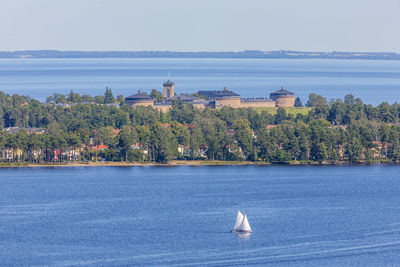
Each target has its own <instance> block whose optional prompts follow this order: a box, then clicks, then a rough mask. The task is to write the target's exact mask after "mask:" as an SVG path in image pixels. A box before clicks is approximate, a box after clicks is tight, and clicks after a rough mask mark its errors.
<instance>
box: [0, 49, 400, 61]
mask: <svg viewBox="0 0 400 267" xmlns="http://www.w3.org/2000/svg"><path fill="white" fill-rule="evenodd" d="M1 58H3V59H7V58H8V59H12V58H14V59H31V58H64V59H67V58H99V59H100V58H224V59H229V58H231V59H235V58H236V59H246V58H249V59H367V60H400V53H396V52H336V51H333V52H308V51H287V50H278V51H260V50H245V51H238V52H205V51H200V52H179V51H59V50H23V51H0V59H1Z"/></svg>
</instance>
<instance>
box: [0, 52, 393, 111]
mask: <svg viewBox="0 0 400 267" xmlns="http://www.w3.org/2000/svg"><path fill="white" fill-rule="evenodd" d="M168 71H169V72H170V74H171V79H172V80H173V81H174V82H175V83H176V91H177V92H178V93H184V92H186V93H194V92H197V91H198V90H222V88H223V87H224V86H227V87H228V88H229V89H231V90H234V91H235V92H237V93H239V94H240V95H242V96H244V97H265V96H268V97H269V93H271V92H272V91H275V90H278V89H279V88H280V87H281V86H284V87H286V88H287V89H289V90H291V91H293V92H295V93H296V95H297V96H299V97H300V98H301V99H302V100H303V102H306V101H307V99H308V94H309V93H317V94H321V95H323V96H325V97H327V98H328V100H329V99H331V98H333V99H337V98H343V97H344V96H345V95H346V94H349V93H351V94H354V95H355V96H357V97H360V98H361V99H362V100H363V101H364V102H365V103H369V104H373V105H378V104H380V103H381V102H383V101H388V102H390V103H393V102H395V101H397V102H400V61H390V60H386V61H385V60H329V59H303V60H302V59H191V58H187V59H173V58H167V59H159V58H144V59H137V58H130V59H0V91H5V92H7V93H10V94H14V93H18V94H24V95H30V96H32V97H34V98H38V99H40V100H44V99H45V98H46V96H49V95H52V94H53V93H64V94H65V93H69V92H70V90H74V91H75V92H78V93H81V94H83V93H85V94H91V95H97V94H104V91H105V87H106V86H108V87H111V88H112V89H113V92H114V94H115V95H117V94H123V95H125V96H127V95H131V94H133V93H136V92H137V90H138V89H140V90H144V91H147V92H150V91H151V89H152V88H156V89H158V90H161V89H162V83H163V82H164V81H165V80H166V79H167V76H168Z"/></svg>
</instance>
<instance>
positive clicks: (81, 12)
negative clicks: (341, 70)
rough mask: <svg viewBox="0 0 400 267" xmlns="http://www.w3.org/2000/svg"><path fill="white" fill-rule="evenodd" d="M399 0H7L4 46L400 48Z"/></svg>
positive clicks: (2, 17)
mask: <svg viewBox="0 0 400 267" xmlns="http://www.w3.org/2000/svg"><path fill="white" fill-rule="evenodd" d="M398 14H400V0H383V1H379V2H378V1H373V0H365V1H361V0H353V1H345V0H337V1H318V0H305V1H294V0H282V1H279V2H278V1H262V0H251V1H240V0H220V1H211V0H204V1H201V2H199V1H184V0H169V1H162V0H148V1H128V0H114V1H111V0H86V1H78V0H69V1H66V0H60V1H52V0H36V1H30V0H3V1H1V2H0V25H3V26H0V36H1V37H2V42H1V43H0V51H21V50H61V51H182V52H202V51H213V52H214V51H215V52H227V51H235V52H236V51H244V50H262V51H277V50H292V51H307V52H331V51H343V52H397V53H398V52H400V35H399V34H398V25H400V16H398Z"/></svg>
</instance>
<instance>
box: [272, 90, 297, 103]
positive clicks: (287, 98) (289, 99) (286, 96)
mask: <svg viewBox="0 0 400 267" xmlns="http://www.w3.org/2000/svg"><path fill="white" fill-rule="evenodd" d="M270 98H271V99H272V100H274V101H275V106H276V107H284V108H287V107H289V108H290V107H294V93H292V92H289V91H288V90H285V89H284V88H283V87H281V90H278V91H275V92H272V93H271V94H270Z"/></svg>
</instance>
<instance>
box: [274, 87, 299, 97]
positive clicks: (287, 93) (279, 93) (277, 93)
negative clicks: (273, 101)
mask: <svg viewBox="0 0 400 267" xmlns="http://www.w3.org/2000/svg"><path fill="white" fill-rule="evenodd" d="M271 95H294V93H292V92H290V91H288V90H285V88H283V87H281V90H278V91H275V92H272V93H271Z"/></svg>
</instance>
